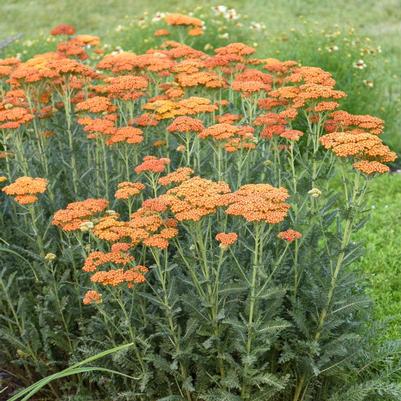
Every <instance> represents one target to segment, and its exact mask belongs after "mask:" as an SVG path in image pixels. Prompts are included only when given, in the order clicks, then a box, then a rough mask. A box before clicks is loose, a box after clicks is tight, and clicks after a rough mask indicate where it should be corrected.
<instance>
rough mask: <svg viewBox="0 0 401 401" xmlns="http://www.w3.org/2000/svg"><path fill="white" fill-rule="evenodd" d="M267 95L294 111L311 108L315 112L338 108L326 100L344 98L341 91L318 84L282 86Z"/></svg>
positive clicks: (335, 104) (334, 103)
mask: <svg viewBox="0 0 401 401" xmlns="http://www.w3.org/2000/svg"><path fill="white" fill-rule="evenodd" d="M269 95H270V96H271V97H272V98H274V99H276V100H278V101H280V102H282V103H283V104H288V105H289V106H291V107H293V108H295V109H300V108H304V107H306V106H311V107H312V110H313V111H315V112H323V111H331V110H333V108H336V107H337V106H338V103H337V102H332V101H327V99H329V100H331V99H334V100H338V99H342V98H344V97H345V96H346V94H345V93H344V92H343V91H339V90H335V89H332V88H331V87H329V86H325V85H319V84H303V85H300V86H299V87H296V86H283V87H281V88H279V89H276V90H273V91H271V92H270V93H269Z"/></svg>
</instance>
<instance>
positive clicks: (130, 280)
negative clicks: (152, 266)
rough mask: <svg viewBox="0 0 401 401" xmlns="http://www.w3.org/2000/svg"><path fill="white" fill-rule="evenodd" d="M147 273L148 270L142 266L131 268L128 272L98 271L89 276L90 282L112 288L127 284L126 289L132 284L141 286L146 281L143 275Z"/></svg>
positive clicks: (117, 270) (120, 270)
mask: <svg viewBox="0 0 401 401" xmlns="http://www.w3.org/2000/svg"><path fill="white" fill-rule="evenodd" d="M147 271H148V268H147V267H145V266H142V265H138V266H135V267H132V268H131V269H128V270H124V269H111V270H108V271H98V272H96V273H94V274H93V275H92V276H91V281H92V282H93V283H97V284H101V285H104V286H112V287H116V286H118V285H123V284H127V285H128V288H132V287H133V286H134V284H141V283H144V282H145V281H146V279H145V273H146V272H147Z"/></svg>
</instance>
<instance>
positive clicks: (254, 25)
mask: <svg viewBox="0 0 401 401" xmlns="http://www.w3.org/2000/svg"><path fill="white" fill-rule="evenodd" d="M250 27H251V29H253V30H255V31H261V30H262V29H265V28H266V25H264V24H260V23H259V22H255V21H254V22H251V25H250Z"/></svg>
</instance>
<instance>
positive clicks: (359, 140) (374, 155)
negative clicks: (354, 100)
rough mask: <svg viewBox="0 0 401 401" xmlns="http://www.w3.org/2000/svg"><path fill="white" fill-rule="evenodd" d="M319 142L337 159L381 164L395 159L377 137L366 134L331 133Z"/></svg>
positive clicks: (394, 155)
mask: <svg viewBox="0 0 401 401" xmlns="http://www.w3.org/2000/svg"><path fill="white" fill-rule="evenodd" d="M320 142H321V143H322V145H323V146H324V147H325V148H326V149H331V150H332V151H333V152H334V153H335V155H336V156H338V157H355V158H356V159H366V160H369V161H378V162H382V163H388V162H392V161H394V160H395V159H396V158H397V155H396V154H395V153H394V152H392V151H391V150H390V149H389V148H388V146H386V145H384V144H383V142H382V140H381V139H380V138H379V137H378V136H377V135H373V134H369V133H367V132H365V133H354V132H352V131H350V132H348V131H346V132H332V133H330V134H326V135H323V136H322V137H321V138H320Z"/></svg>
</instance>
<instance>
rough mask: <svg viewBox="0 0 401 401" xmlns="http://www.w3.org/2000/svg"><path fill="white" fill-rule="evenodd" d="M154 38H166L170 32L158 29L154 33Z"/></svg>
mask: <svg viewBox="0 0 401 401" xmlns="http://www.w3.org/2000/svg"><path fill="white" fill-rule="evenodd" d="M154 35H155V36H157V37H158V36H168V35H170V32H169V31H168V30H167V29H158V30H156V31H155V33H154Z"/></svg>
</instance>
